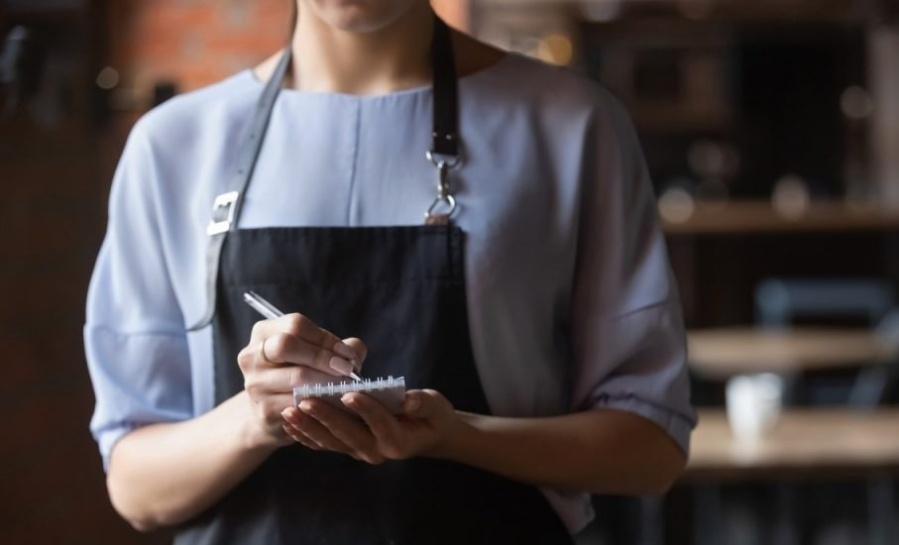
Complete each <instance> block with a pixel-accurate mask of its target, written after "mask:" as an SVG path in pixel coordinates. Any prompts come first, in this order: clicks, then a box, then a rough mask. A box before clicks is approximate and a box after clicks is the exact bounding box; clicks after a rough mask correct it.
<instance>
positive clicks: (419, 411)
mask: <svg viewBox="0 0 899 545" xmlns="http://www.w3.org/2000/svg"><path fill="white" fill-rule="evenodd" d="M441 398H442V396H441V395H440V394H439V393H437V392H435V391H434V390H409V391H408V392H406V399H405V401H404V402H403V412H405V413H406V416H409V417H413V418H425V419H429V418H433V417H435V416H437V415H438V414H439V413H440V409H441V401H442V399H441Z"/></svg>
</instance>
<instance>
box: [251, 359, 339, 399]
mask: <svg viewBox="0 0 899 545" xmlns="http://www.w3.org/2000/svg"><path fill="white" fill-rule="evenodd" d="M329 382H334V375H329V374H326V373H322V372H321V371H318V370H316V369H313V368H311V367H306V366H303V365H284V366H281V367H274V368H270V369H262V370H258V371H256V372H254V373H248V374H247V375H245V376H244V388H245V389H246V390H247V392H249V393H250V395H251V396H252V397H254V398H258V397H262V396H264V395H271V394H289V396H290V400H289V401H290V402H289V403H286V404H285V406H292V405H293V404H294V403H293V389H294V388H297V387H300V386H306V385H309V384H327V383H329Z"/></svg>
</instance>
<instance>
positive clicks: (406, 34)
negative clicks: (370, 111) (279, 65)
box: [291, 2, 434, 95]
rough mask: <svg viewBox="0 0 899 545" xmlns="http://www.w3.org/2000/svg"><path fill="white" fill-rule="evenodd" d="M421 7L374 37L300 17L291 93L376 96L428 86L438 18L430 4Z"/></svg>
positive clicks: (370, 34) (294, 51) (372, 33)
mask: <svg viewBox="0 0 899 545" xmlns="http://www.w3.org/2000/svg"><path fill="white" fill-rule="evenodd" d="M420 6H421V7H415V8H413V9H411V10H410V11H409V12H407V13H405V14H404V15H403V16H402V17H401V18H400V19H398V20H396V21H394V22H393V23H391V24H390V25H389V26H388V27H386V28H384V29H380V30H375V31H371V32H350V31H344V30H341V29H338V28H335V27H334V26H331V25H329V24H327V23H326V22H324V21H323V20H321V19H320V18H318V17H316V16H315V15H313V14H304V13H300V16H299V19H298V21H297V30H296V32H295V33H294V38H293V43H292V47H293V53H294V56H293V71H292V72H293V82H292V84H291V87H293V88H295V89H298V90H302V91H312V92H337V93H348V94H356V95H377V94H384V93H390V92H394V91H398V90H402V89H409V88H413V87H419V86H422V85H427V84H428V83H429V82H430V81H431V63H430V44H431V36H432V33H433V16H434V15H433V12H432V11H431V8H430V5H429V4H428V3H427V2H422V3H420Z"/></svg>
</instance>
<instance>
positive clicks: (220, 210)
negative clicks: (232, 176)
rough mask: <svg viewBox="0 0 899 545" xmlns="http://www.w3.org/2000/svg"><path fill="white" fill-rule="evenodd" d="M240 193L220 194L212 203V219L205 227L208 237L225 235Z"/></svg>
mask: <svg viewBox="0 0 899 545" xmlns="http://www.w3.org/2000/svg"><path fill="white" fill-rule="evenodd" d="M239 196H240V193H239V192H237V191H229V192H228V193H222V194H221V195H219V196H217V197H216V198H215V202H213V203H212V219H211V220H210V221H209V225H207V226H206V234H207V235H209V236H213V235H220V234H222V233H227V232H228V231H229V230H230V229H231V224H232V223H233V222H234V208H235V204H236V203H237V198H238V197H239Z"/></svg>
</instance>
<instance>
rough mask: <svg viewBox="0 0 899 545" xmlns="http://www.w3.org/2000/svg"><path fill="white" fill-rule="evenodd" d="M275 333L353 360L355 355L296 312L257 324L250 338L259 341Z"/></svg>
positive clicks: (307, 318)
mask: <svg viewBox="0 0 899 545" xmlns="http://www.w3.org/2000/svg"><path fill="white" fill-rule="evenodd" d="M275 333H287V334H289V335H293V336H294V337H297V338H300V339H303V340H304V341H306V342H309V343H311V344H313V345H315V346H318V347H320V348H324V349H326V350H332V351H334V350H335V349H337V350H340V351H342V352H343V354H342V355H343V356H344V357H346V358H352V357H353V356H354V355H355V353H354V352H353V351H352V349H349V347H348V346H346V345H344V344H343V342H342V341H341V340H340V338H339V337H337V335H335V334H333V333H331V332H330V331H328V330H327V329H323V328H321V327H319V326H318V324H316V323H315V322H314V321H312V320H311V319H310V318H309V317H307V316H304V315H302V314H299V313H296V312H295V313H292V314H285V315H284V316H281V317H278V318H274V319H271V320H261V321H259V322H256V324H255V325H254V326H253V332H252V334H251V337H250V338H251V340H255V341H259V340H261V339H262V338H264V337H269V336H271V335H273V334H275ZM336 345H340V346H341V347H342V348H337V347H336Z"/></svg>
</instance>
